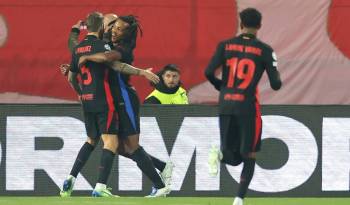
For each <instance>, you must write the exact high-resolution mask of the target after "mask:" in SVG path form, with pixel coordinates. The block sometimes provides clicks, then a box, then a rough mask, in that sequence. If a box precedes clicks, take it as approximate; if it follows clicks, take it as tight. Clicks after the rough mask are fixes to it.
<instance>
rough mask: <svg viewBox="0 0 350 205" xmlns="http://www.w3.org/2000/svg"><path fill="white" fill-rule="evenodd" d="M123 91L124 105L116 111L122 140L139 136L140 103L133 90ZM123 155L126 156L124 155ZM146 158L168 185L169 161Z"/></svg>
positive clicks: (169, 181) (170, 175)
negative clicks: (126, 137)
mask: <svg viewBox="0 0 350 205" xmlns="http://www.w3.org/2000/svg"><path fill="white" fill-rule="evenodd" d="M122 90H123V89H122ZM124 90H125V91H126V92H124V94H123V95H122V98H123V100H122V101H123V102H124V103H123V104H122V105H120V106H119V108H120V109H119V110H118V111H119V112H118V113H119V119H120V136H122V138H124V137H125V136H132V135H139V134H140V112H139V111H140V103H139V99H138V96H137V93H136V91H135V90H134V89H132V88H129V87H127V88H125V89H124ZM122 93H123V92H122ZM144 151H145V150H144ZM145 152H146V151H145ZM146 154H148V153H147V152H146ZM124 155H125V156H127V155H126V154H124ZM148 156H149V157H150V158H151V160H152V162H153V165H154V167H155V168H157V169H158V170H159V171H160V174H161V177H162V179H163V181H164V183H165V184H166V185H170V184H171V178H172V172H173V168H174V164H173V163H172V162H171V161H170V160H169V161H168V162H166V163H165V162H163V161H162V160H160V159H158V158H156V157H154V156H152V155H149V154H148Z"/></svg>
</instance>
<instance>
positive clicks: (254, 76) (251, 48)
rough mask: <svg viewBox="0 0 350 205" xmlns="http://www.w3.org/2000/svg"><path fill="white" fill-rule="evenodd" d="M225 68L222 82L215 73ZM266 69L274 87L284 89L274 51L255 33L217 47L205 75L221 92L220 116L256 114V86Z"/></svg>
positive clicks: (229, 40)
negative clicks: (218, 69)
mask: <svg viewBox="0 0 350 205" xmlns="http://www.w3.org/2000/svg"><path fill="white" fill-rule="evenodd" d="M220 66H221V67H222V79H221V80H220V79H218V78H216V77H215V70H216V69H217V68H219V67H220ZM265 70H266V72H267V75H268V77H269V80H270V84H271V87H272V88H273V89H275V90H277V89H279V88H280V87H281V84H282V83H281V80H280V77H279V72H278V71H277V59H276V54H275V53H274V51H273V49H272V48H271V47H270V46H269V45H267V44H265V43H263V42H262V41H260V40H258V39H257V38H256V37H255V36H254V35H252V34H241V35H239V36H237V37H235V38H231V39H228V40H225V41H222V42H220V43H219V44H218V46H217V49H216V52H215V54H214V56H213V57H212V59H211V61H210V63H209V65H208V67H207V69H206V71H205V74H206V76H207V78H208V80H209V81H210V82H211V83H212V84H213V85H214V86H215V87H216V88H217V89H218V90H220V96H219V113H220V114H255V111H256V108H257V105H258V103H259V102H258V99H257V93H258V91H257V85H258V83H259V81H260V79H261V76H262V74H263V72H264V71H265Z"/></svg>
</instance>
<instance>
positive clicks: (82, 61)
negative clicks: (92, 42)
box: [78, 56, 88, 68]
mask: <svg viewBox="0 0 350 205" xmlns="http://www.w3.org/2000/svg"><path fill="white" fill-rule="evenodd" d="M87 58H88V57H87V56H81V57H80V58H79V62H78V66H79V68H80V67H81V66H82V65H84V64H85V63H86V61H87V60H88V59H87Z"/></svg>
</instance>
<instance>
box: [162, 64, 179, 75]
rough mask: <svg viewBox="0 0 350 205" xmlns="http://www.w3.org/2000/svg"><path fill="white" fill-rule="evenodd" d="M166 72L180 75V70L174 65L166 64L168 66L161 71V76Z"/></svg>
mask: <svg viewBox="0 0 350 205" xmlns="http://www.w3.org/2000/svg"><path fill="white" fill-rule="evenodd" d="M167 71H172V72H177V73H179V74H180V68H179V67H178V66H177V65H175V64H168V65H166V66H164V67H163V69H162V71H161V72H162V75H163V74H164V73H165V72H167Z"/></svg>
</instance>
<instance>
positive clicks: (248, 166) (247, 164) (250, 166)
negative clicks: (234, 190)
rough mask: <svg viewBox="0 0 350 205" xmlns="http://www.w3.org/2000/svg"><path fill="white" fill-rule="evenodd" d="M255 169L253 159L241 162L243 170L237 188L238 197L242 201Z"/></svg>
mask: <svg viewBox="0 0 350 205" xmlns="http://www.w3.org/2000/svg"><path fill="white" fill-rule="evenodd" d="M254 168H255V159H252V158H246V159H244V160H243V169H242V173H241V181H240V183H239V187H238V197H239V198H241V199H243V198H244V197H245V195H246V193H247V191H248V186H249V184H250V181H251V180H252V178H253V174H254Z"/></svg>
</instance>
